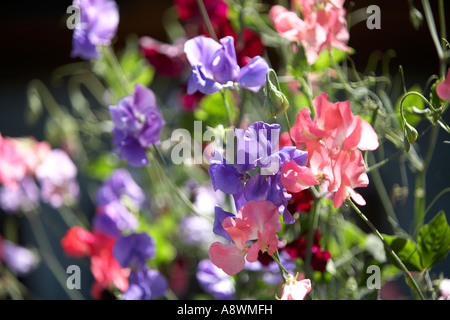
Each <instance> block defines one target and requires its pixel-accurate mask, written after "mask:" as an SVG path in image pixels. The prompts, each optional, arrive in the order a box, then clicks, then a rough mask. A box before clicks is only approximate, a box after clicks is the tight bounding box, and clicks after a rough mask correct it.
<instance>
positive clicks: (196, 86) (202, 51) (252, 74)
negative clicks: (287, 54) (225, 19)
mask: <svg viewBox="0 0 450 320" xmlns="http://www.w3.org/2000/svg"><path fill="white" fill-rule="evenodd" d="M219 42H220V43H219ZM219 42H217V41H215V40H214V39H211V38H208V37H205V36H198V37H195V38H193V39H190V40H187V41H186V43H185V44H184V52H185V53H186V57H187V59H188V61H189V63H190V64H191V66H192V73H191V76H190V77H189V81H188V88H187V93H188V94H193V93H194V92H196V91H197V90H198V91H200V92H202V93H204V94H212V93H214V92H217V91H219V90H221V89H222V88H224V87H231V86H233V85H234V83H239V86H240V87H242V88H246V89H249V90H251V91H254V92H257V91H259V89H260V88H261V87H262V86H263V85H264V84H265V82H266V73H267V70H268V69H269V66H268V65H267V63H266V62H265V60H264V59H262V58H261V57H260V56H256V57H254V58H253V59H252V60H251V61H250V62H249V63H248V64H247V65H246V66H245V67H243V68H240V67H239V65H238V63H237V60H236V50H235V47H234V39H233V37H231V36H226V37H224V38H222V39H220V41H219Z"/></svg>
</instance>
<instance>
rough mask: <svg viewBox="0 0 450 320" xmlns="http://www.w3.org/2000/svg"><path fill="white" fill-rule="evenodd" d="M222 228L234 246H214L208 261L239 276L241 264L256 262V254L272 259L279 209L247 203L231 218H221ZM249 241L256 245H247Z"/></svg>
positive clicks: (269, 203)
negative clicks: (267, 255) (270, 256)
mask: <svg viewBox="0 0 450 320" xmlns="http://www.w3.org/2000/svg"><path fill="white" fill-rule="evenodd" d="M222 226H223V228H224V229H225V231H226V232H227V233H228V234H229V235H230V238H231V239H232V240H233V241H234V242H233V243H227V244H223V243H220V242H214V243H213V244H212V245H211V246H210V248H209V257H210V258H211V261H212V263H214V264H215V265H216V266H217V267H219V268H221V269H222V270H223V271H224V272H225V273H226V274H228V275H233V274H236V273H238V272H240V271H241V270H242V269H243V268H244V266H245V260H247V261H248V262H254V261H256V260H257V259H258V253H259V251H261V252H267V253H268V254H269V255H272V254H274V253H275V251H276V250H277V247H278V237H277V235H276V232H278V231H280V230H281V222H280V218H279V209H278V207H277V206H275V205H274V204H273V203H272V202H271V201H267V200H261V201H249V202H248V203H246V204H245V205H244V206H243V207H242V208H241V209H240V210H239V212H238V213H237V214H236V216H235V217H227V218H225V219H224V220H223V223H222ZM251 240H256V241H255V242H253V243H251V244H249V243H248V241H251Z"/></svg>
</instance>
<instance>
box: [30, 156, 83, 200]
mask: <svg viewBox="0 0 450 320" xmlns="http://www.w3.org/2000/svg"><path fill="white" fill-rule="evenodd" d="M77 173H78V169H77V167H76V166H75V164H74V163H73V162H72V160H71V159H70V157H69V156H68V155H67V153H66V152H65V151H63V150H61V149H53V150H52V151H51V152H49V153H48V154H47V156H46V157H45V159H44V161H43V162H42V163H41V164H40V165H39V166H38V167H37V168H36V179H37V180H38V182H39V184H40V186H41V197H42V199H43V200H44V202H46V203H48V204H50V205H51V206H52V207H54V208H59V207H61V206H63V205H70V204H72V203H73V202H74V201H75V200H76V198H77V197H78V194H79V191H80V188H79V185H78V182H77V179H76V177H77Z"/></svg>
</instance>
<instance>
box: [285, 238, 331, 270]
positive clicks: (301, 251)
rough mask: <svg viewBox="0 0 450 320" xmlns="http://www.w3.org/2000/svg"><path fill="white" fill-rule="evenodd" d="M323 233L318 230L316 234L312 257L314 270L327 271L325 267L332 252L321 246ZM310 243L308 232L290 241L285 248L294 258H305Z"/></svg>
mask: <svg viewBox="0 0 450 320" xmlns="http://www.w3.org/2000/svg"><path fill="white" fill-rule="evenodd" d="M321 236H322V235H321V234H320V233H319V232H318V231H317V230H316V232H315V234H314V241H313V245H312V248H311V252H312V257H311V266H312V268H313V269H314V270H316V271H320V272H325V268H326V265H327V262H328V260H329V259H330V258H331V254H330V252H328V251H326V250H322V249H321V248H320V241H319V240H320V238H321ZM307 244H308V239H307V234H306V235H304V236H300V237H299V238H297V239H296V240H294V241H292V242H290V243H288V244H287V245H286V246H285V247H284V248H283V250H285V251H286V253H287V254H289V256H290V257H291V258H292V259H297V258H301V259H302V260H305V255H306V247H307Z"/></svg>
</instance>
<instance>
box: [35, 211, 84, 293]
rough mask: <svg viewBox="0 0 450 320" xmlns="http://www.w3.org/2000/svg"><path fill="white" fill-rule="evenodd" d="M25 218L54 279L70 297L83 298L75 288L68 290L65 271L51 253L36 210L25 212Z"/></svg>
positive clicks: (51, 250)
mask: <svg viewBox="0 0 450 320" xmlns="http://www.w3.org/2000/svg"><path fill="white" fill-rule="evenodd" d="M27 218H28V219H29V221H30V226H31V230H32V231H33V234H34V236H35V238H36V241H37V242H38V244H39V247H40V248H41V250H40V252H41V254H42V257H43V258H44V261H45V262H46V263H47V265H48V267H49V268H50V270H51V271H52V273H53V275H54V276H55V278H56V280H58V282H59V284H60V285H61V287H62V288H63V289H64V291H65V292H66V293H67V295H68V296H69V297H70V298H71V299H74V300H81V299H83V296H82V295H81V294H80V293H79V292H78V291H77V290H69V288H68V287H67V284H66V280H67V279H66V273H65V271H64V269H63V268H62V266H61V264H60V263H59V262H58V260H57V259H56V258H55V256H54V254H53V249H52V247H51V245H50V241H49V239H48V238H47V236H46V232H45V229H44V226H43V225H42V222H41V220H40V219H39V218H38V216H37V212H30V213H29V214H27Z"/></svg>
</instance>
